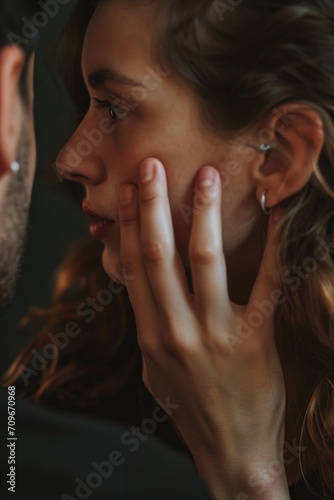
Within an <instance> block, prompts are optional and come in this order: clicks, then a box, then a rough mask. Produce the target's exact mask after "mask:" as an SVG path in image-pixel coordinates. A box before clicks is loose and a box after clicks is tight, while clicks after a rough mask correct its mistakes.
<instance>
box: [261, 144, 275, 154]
mask: <svg viewBox="0 0 334 500" xmlns="http://www.w3.org/2000/svg"><path fill="white" fill-rule="evenodd" d="M272 147H273V145H272V144H260V145H259V146H258V148H257V150H258V151H259V152H260V153H268V151H270V149H271V148H272Z"/></svg>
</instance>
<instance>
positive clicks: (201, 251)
mask: <svg viewBox="0 0 334 500" xmlns="http://www.w3.org/2000/svg"><path fill="white" fill-rule="evenodd" d="M190 258H191V260H192V262H194V263H195V264H199V265H210V264H213V263H214V262H215V261H216V260H217V252H216V251H215V249H214V248H213V247H212V246H211V245H207V246H203V247H202V248H191V249H190Z"/></svg>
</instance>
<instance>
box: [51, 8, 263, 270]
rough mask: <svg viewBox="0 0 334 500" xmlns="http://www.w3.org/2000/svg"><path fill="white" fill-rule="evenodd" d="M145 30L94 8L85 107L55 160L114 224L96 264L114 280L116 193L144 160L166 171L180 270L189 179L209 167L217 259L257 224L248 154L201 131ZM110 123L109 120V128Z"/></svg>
mask: <svg viewBox="0 0 334 500" xmlns="http://www.w3.org/2000/svg"><path fill="white" fill-rule="evenodd" d="M153 24H154V21H153V20H152V18H150V17H148V16H147V14H146V13H144V12H143V11H141V10H135V9H131V8H126V7H125V6H124V4H123V6H120V3H119V2H116V4H115V3H114V2H102V3H101V4H100V6H99V7H98V8H97V11H96V13H95V14H94V17H93V19H92V20H91V23H90V25H89V27H88V30H87V33H86V37H85V41H84V47H83V54H82V69H83V75H84V79H85V82H86V85H87V89H88V91H89V94H90V96H91V105H90V108H89V110H88V112H87V114H86V116H85V118H84V119H83V121H82V123H81V124H80V126H79V127H78V129H77V130H76V132H75V133H74V135H73V136H72V138H71V139H70V141H69V142H68V144H67V145H66V146H65V147H64V148H63V150H62V151H61V153H60V155H59V158H58V169H59V170H60V171H61V172H62V174H63V175H64V176H65V177H67V178H69V179H71V180H74V181H77V182H81V183H82V184H83V185H84V187H85V190H86V199H85V202H84V204H85V205H86V208H87V207H88V209H90V210H91V211H94V212H97V213H98V214H100V215H101V217H102V218H110V219H114V220H115V221H116V224H114V225H113V226H109V227H108V230H107V231H105V233H104V234H103V236H101V239H102V241H103V243H104V245H105V251H104V255H103V264H104V267H105V270H106V271H107V273H108V274H109V276H111V277H115V276H117V274H118V275H119V274H120V272H121V261H120V250H119V249H120V232H119V223H118V197H119V190H120V187H121V185H123V184H124V183H133V184H135V185H137V184H138V171H139V165H140V163H141V162H142V160H144V159H145V158H148V157H155V158H158V159H159V160H160V161H161V162H162V163H163V165H164V167H165V169H166V173H167V179H168V186H169V199H170V205H171V210H172V216H173V222H174V228H175V238H176V244H177V248H178V250H179V252H180V255H181V257H182V260H183V262H184V264H185V266H186V267H188V241H189V236H190V231H191V208H192V207H193V198H194V187H195V179H196V174H197V173H198V171H199V169H200V168H201V167H203V166H205V165H212V166H214V167H215V168H216V169H217V170H219V171H220V172H221V177H222V183H223V200H222V223H223V231H224V252H225V256H226V258H227V259H228V258H229V256H230V257H231V256H232V255H233V253H234V252H237V251H238V250H240V249H241V248H243V249H245V245H250V244H251V239H252V235H255V233H256V231H255V228H256V227H257V226H258V223H259V222H261V221H263V217H262V215H261V211H260V209H259V206H258V202H257V200H256V186H255V184H254V182H253V181H252V180H251V178H250V177H249V175H247V172H248V170H247V166H248V165H249V158H248V157H249V153H250V150H249V149H248V150H247V151H246V152H248V154H245V149H244V148H241V147H240V146H241V142H242V138H240V137H239V138H238V139H236V140H229V141H227V140H223V139H222V137H221V135H220V134H219V131H217V133H214V132H212V130H209V128H208V127H207V126H206V125H205V123H204V121H203V119H202V118H201V116H200V113H199V108H198V104H197V101H196V95H195V94H194V93H193V91H192V90H191V89H190V88H189V87H187V85H186V84H185V83H180V81H177V80H176V79H175V78H174V77H173V76H172V75H171V74H167V73H166V72H164V71H162V69H161V67H160V65H159V64H158V62H157V61H154V60H153V59H152V56H151V50H150V44H151V39H152V36H153V35H152V29H153ZM113 72H117V73H120V74H122V75H125V76H126V77H127V78H128V79H133V80H136V81H137V82H138V86H132V85H129V84H128V83H127V82H121V81H118V80H117V79H116V78H115V76H113ZM96 100H97V101H96ZM128 100H129V101H130V103H129V104H126V103H124V101H128ZM108 102H109V103H113V102H114V103H115V102H116V103H117V105H116V106H115V109H111V110H110V107H109V108H108V104H107V103H108ZM106 106H107V107H106ZM111 115H112V117H113V118H114V119H115V118H116V121H115V122H114V124H113V125H111V126H110V127H109V124H110V120H111ZM118 119H119V120H118ZM117 120H118V121H117ZM247 158H248V163H247Z"/></svg>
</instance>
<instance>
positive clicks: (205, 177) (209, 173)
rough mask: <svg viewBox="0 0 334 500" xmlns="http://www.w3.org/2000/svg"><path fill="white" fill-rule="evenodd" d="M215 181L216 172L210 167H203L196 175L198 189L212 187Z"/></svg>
mask: <svg viewBox="0 0 334 500" xmlns="http://www.w3.org/2000/svg"><path fill="white" fill-rule="evenodd" d="M215 179H216V171H215V169H214V168H212V167H204V168H202V170H201V171H200V173H199V175H198V187H200V188H206V187H210V186H212V184H213V183H214V181H215Z"/></svg>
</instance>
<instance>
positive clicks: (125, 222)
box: [119, 217, 138, 227]
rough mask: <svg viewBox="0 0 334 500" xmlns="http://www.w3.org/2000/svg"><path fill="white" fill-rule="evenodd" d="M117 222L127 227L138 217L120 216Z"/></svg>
mask: <svg viewBox="0 0 334 500" xmlns="http://www.w3.org/2000/svg"><path fill="white" fill-rule="evenodd" d="M119 222H120V225H121V226H122V227H127V226H133V225H134V224H137V223H138V219H137V218H136V217H120V220H119Z"/></svg>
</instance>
